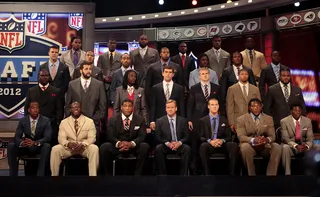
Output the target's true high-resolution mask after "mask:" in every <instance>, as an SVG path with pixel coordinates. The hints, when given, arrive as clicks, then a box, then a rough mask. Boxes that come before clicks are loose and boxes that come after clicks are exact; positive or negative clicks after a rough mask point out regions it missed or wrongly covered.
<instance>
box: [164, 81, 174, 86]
mask: <svg viewBox="0 0 320 197" xmlns="http://www.w3.org/2000/svg"><path fill="white" fill-rule="evenodd" d="M162 83H163V84H164V85H166V84H167V83H168V84H169V85H173V81H172V80H171V81H170V82H166V81H165V80H163V81H162Z"/></svg>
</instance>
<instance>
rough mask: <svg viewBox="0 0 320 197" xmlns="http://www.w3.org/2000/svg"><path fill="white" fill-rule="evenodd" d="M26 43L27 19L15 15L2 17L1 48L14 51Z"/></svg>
mask: <svg viewBox="0 0 320 197" xmlns="http://www.w3.org/2000/svg"><path fill="white" fill-rule="evenodd" d="M24 45H25V21H22V20H17V19H16V18H15V17H14V16H13V15H12V16H11V17H10V18H8V19H6V20H1V19H0V49H3V50H6V51H8V52H9V53H12V52H13V51H15V50H18V49H22V48H23V47H24Z"/></svg>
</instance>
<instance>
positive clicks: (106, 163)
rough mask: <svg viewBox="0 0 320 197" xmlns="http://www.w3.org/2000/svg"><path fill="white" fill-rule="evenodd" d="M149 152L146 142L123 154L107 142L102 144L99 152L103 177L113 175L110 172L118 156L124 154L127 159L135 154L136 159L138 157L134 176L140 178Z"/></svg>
mask: <svg viewBox="0 0 320 197" xmlns="http://www.w3.org/2000/svg"><path fill="white" fill-rule="evenodd" d="M149 150H150V146H149V145H148V144H147V143H145V142H142V143H140V144H137V145H136V146H135V147H134V148H132V149H130V150H129V151H126V152H123V153H122V152H120V151H119V149H118V148H116V147H115V146H114V145H113V144H111V143H110V142H106V143H104V144H102V145H101V146H100V150H99V155H100V169H101V174H102V175H111V174H112V173H111V172H110V168H111V166H112V162H113V160H114V159H115V158H116V156H118V155H120V154H122V155H123V156H124V157H125V156H126V155H130V154H133V155H134V156H135V157H137V161H136V167H135V171H134V175H136V176H140V175H142V173H143V169H144V164H145V161H146V159H147V157H148V154H149Z"/></svg>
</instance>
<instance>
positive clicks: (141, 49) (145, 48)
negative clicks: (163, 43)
mask: <svg viewBox="0 0 320 197" xmlns="http://www.w3.org/2000/svg"><path fill="white" fill-rule="evenodd" d="M147 49H148V46H146V47H144V48H141V47H139V50H140V51H143V50H147Z"/></svg>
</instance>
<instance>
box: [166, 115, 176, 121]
mask: <svg viewBox="0 0 320 197" xmlns="http://www.w3.org/2000/svg"><path fill="white" fill-rule="evenodd" d="M167 117H168V120H169V121H170V120H171V119H173V121H176V119H177V115H174V116H173V117H170V116H168V115H167Z"/></svg>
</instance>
